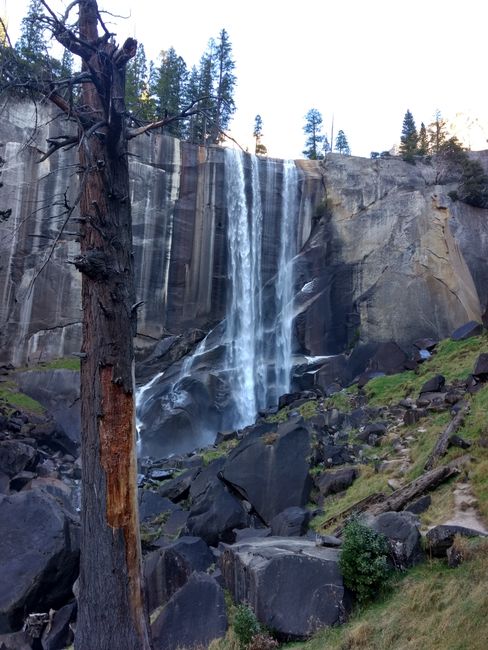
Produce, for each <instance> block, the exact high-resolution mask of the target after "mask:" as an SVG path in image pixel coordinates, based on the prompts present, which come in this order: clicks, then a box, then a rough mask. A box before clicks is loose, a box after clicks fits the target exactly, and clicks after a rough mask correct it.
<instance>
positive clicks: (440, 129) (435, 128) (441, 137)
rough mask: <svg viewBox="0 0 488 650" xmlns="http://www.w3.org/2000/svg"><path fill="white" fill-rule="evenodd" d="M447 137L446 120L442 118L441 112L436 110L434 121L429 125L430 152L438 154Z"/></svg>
mask: <svg viewBox="0 0 488 650" xmlns="http://www.w3.org/2000/svg"><path fill="white" fill-rule="evenodd" d="M447 137H448V132H447V124H446V120H444V119H443V118H442V115H441V112H440V111H439V110H437V111H436V112H435V115H434V121H433V122H431V123H430V124H429V144H430V147H429V148H430V151H432V153H440V151H441V150H442V146H443V144H444V143H445V141H446V140H447Z"/></svg>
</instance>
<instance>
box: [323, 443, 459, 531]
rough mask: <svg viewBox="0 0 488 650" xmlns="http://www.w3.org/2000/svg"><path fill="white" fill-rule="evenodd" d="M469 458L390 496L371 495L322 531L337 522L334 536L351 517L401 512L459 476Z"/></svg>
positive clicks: (334, 518)
mask: <svg viewBox="0 0 488 650" xmlns="http://www.w3.org/2000/svg"><path fill="white" fill-rule="evenodd" d="M470 459H471V457H470V456H469V455H465V456H461V457H460V458H455V459H454V460H453V461H451V462H450V463H448V464H447V465H443V466H442V467H437V468H436V469H433V470H431V471H429V472H425V473H424V474H422V476H419V477H418V478H416V479H415V480H414V481H411V482H410V483H408V484H407V485H404V486H403V487H401V488H398V490H395V491H394V492H392V493H391V494H390V495H386V494H384V493H383V492H376V493H375V494H371V495H370V496H368V497H365V498H364V499H361V500H360V501H357V502H356V503H353V505H352V506H349V508H346V509H345V510H342V511H341V512H339V513H338V514H337V515H334V516H333V517H330V519H327V520H326V521H325V522H324V523H323V524H322V527H323V528H324V529H327V528H329V527H330V526H332V525H333V524H335V523H337V522H341V523H340V524H339V526H337V527H336V528H335V529H334V534H335V535H340V533H341V532H342V529H343V527H344V525H343V523H342V522H344V521H345V520H346V519H347V518H348V517H350V516H351V515H358V514H363V513H368V514H371V515H380V514H382V513H383V512H391V511H392V510H393V511H395V512H398V511H399V510H403V509H404V508H405V507H406V506H407V505H408V504H409V503H411V502H412V501H414V500H415V499H417V498H418V497H420V496H422V494H424V492H429V491H431V490H434V489H435V488H436V487H437V486H438V485H439V484H440V483H443V482H444V481H447V480H448V479H450V478H451V477H452V476H455V475H456V474H459V472H460V471H461V468H462V467H463V465H465V464H466V463H467V462H468V461H469V460H470Z"/></svg>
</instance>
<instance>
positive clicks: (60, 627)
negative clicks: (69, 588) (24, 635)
mask: <svg viewBox="0 0 488 650" xmlns="http://www.w3.org/2000/svg"><path fill="white" fill-rule="evenodd" d="M76 611H77V606H76V602H75V601H74V602H72V603H69V604H68V605H65V606H64V607H61V609H59V610H58V611H57V612H55V613H54V615H53V617H52V620H51V622H50V624H49V625H48V626H47V627H46V629H45V630H44V632H43V634H42V638H41V644H42V650H63V648H67V647H68V646H69V645H70V644H71V643H73V636H74V635H73V632H72V630H71V626H70V623H72V622H73V621H75V620H76Z"/></svg>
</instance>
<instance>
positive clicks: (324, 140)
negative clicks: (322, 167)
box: [322, 135, 332, 154]
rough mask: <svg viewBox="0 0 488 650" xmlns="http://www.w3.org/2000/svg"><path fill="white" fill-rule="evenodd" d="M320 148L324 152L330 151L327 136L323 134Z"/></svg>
mask: <svg viewBox="0 0 488 650" xmlns="http://www.w3.org/2000/svg"><path fill="white" fill-rule="evenodd" d="M322 150H323V152H324V154H326V153H329V151H332V148H331V146H330V143H329V138H328V137H327V136H326V135H324V139H323V142H322Z"/></svg>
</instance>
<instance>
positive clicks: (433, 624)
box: [286, 540, 488, 650]
mask: <svg viewBox="0 0 488 650" xmlns="http://www.w3.org/2000/svg"><path fill="white" fill-rule="evenodd" d="M477 546H478V549H477V551H472V552H471V555H472V559H471V560H469V561H467V562H465V563H464V564H462V565H461V566H460V567H458V568H457V569H449V568H448V567H447V565H446V563H445V562H444V561H442V560H436V561H433V562H429V563H425V564H422V565H420V566H418V567H415V568H414V569H411V570H410V571H409V572H408V573H407V574H403V575H399V576H398V578H397V581H396V582H395V584H394V586H393V587H392V589H391V590H390V592H389V593H388V594H386V595H385V596H383V597H382V598H381V599H379V600H378V601H376V602H375V603H374V604H372V605H370V606H368V607H365V608H363V609H358V610H357V611H356V612H355V613H354V615H353V616H352V617H351V619H350V621H349V623H347V624H346V625H344V626H342V627H339V628H332V629H328V630H325V631H323V632H321V633H319V634H318V635H317V636H316V637H315V638H313V639H312V640H310V641H308V642H303V643H294V644H288V645H287V646H286V647H287V648H301V649H302V650H325V649H326V648H327V650H350V649H351V650H352V649H353V648H364V649H372V648H374V649H375V650H425V649H426V648H428V650H445V649H446V648H449V650H484V648H486V639H487V638H488V617H487V616H486V612H487V611H488V590H487V589H486V575H487V574H488V541H486V540H483V541H482V542H479V541H478V542H477Z"/></svg>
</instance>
